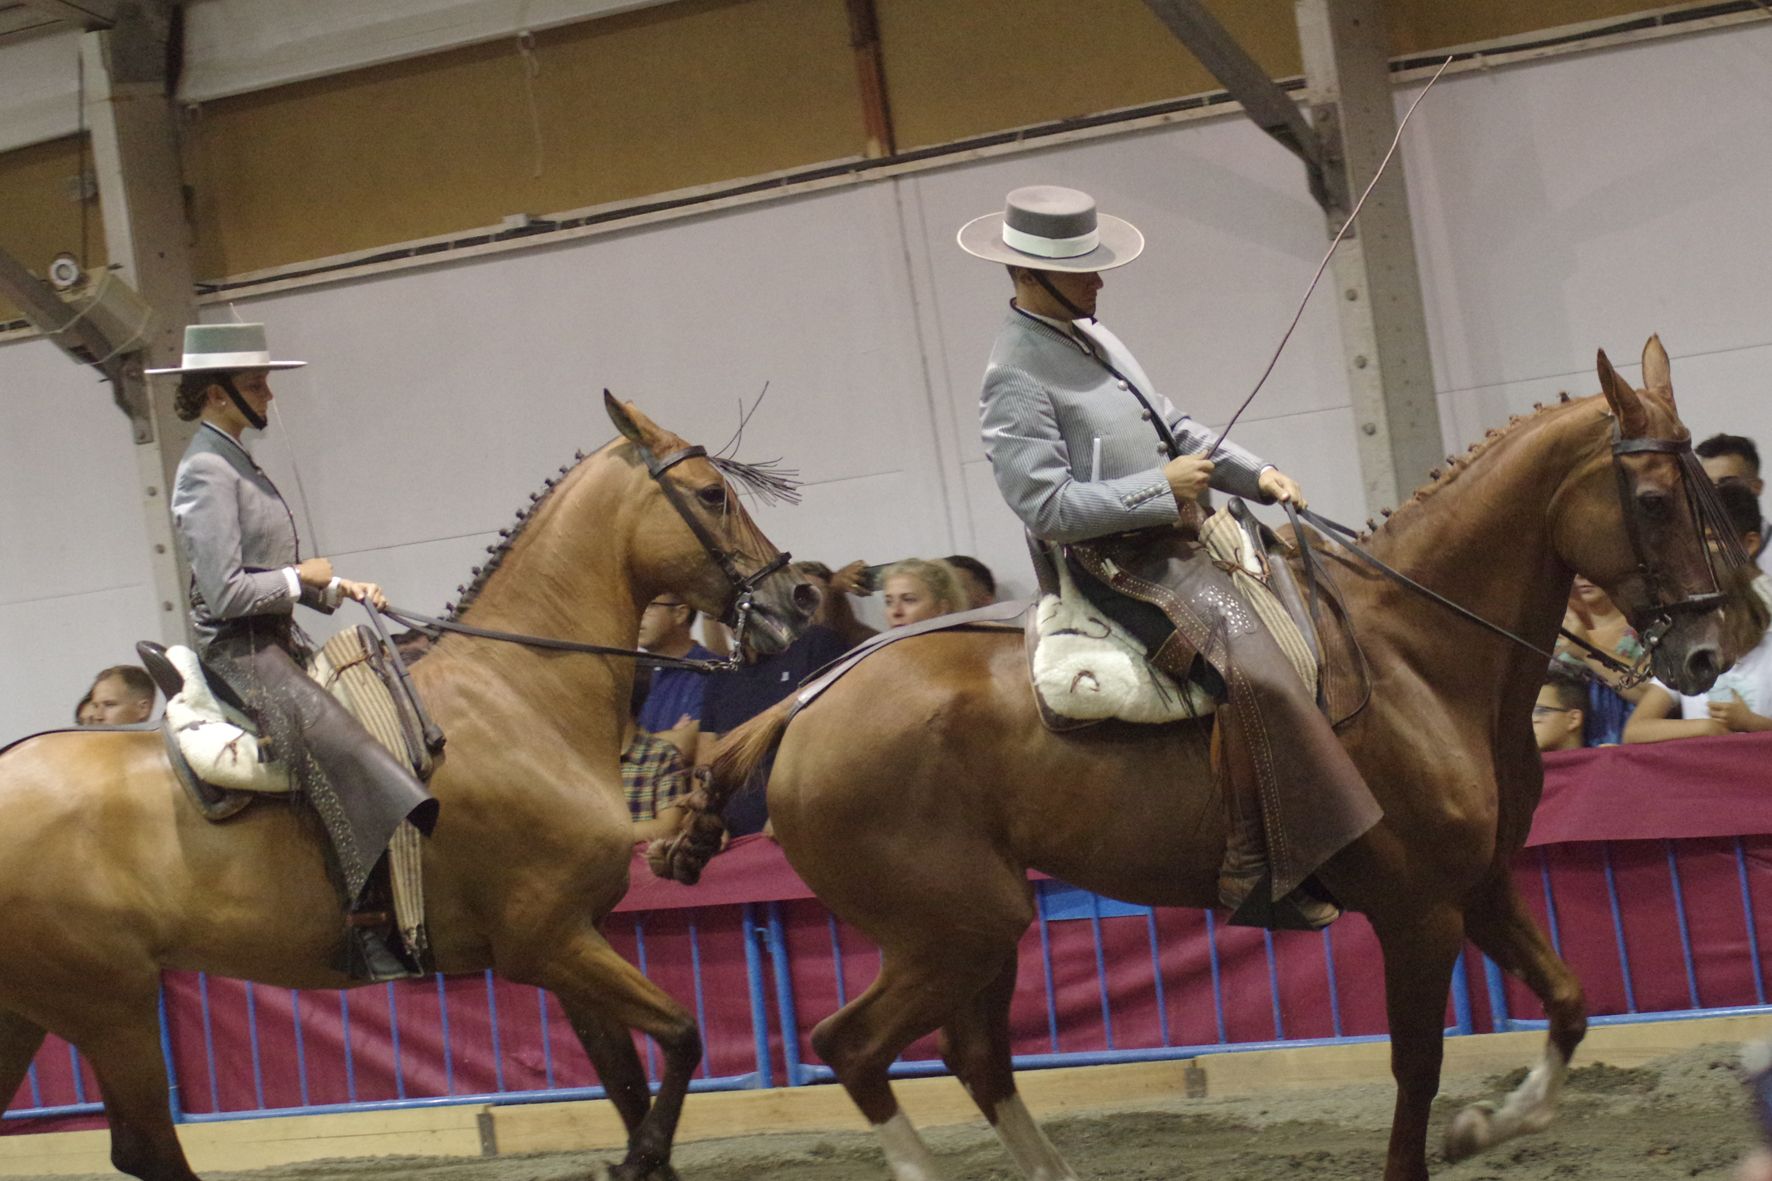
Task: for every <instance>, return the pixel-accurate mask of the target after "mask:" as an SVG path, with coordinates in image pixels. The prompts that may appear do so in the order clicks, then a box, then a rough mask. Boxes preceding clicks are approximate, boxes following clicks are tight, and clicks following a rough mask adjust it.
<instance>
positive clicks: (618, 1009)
mask: <svg viewBox="0 0 1772 1181" xmlns="http://www.w3.org/2000/svg"><path fill="white" fill-rule="evenodd" d="M511 976H512V978H514V979H524V980H528V982H530V983H534V984H539V985H540V986H541V987H543V988H545V989H547V990H548V991H549V992H551V993H553V994H554V995H555V996H557V997H559V998H560V1003H561V1004H562V1005H563V1006H565V1008H566V1011H567V1014H568V1015H569V1016H571V1017H572V1019H573V1026H574V1028H575V1029H578V1030H580V1031H581V1035H580V1036H581V1038H582V1037H583V1031H587V1030H588V1031H591V1032H592V1033H593V1034H594V1035H595V1036H594V1037H593V1038H592V1040H591V1044H592V1045H596V1046H598V1047H600V1048H602V1049H604V1050H606V1053H605V1054H604V1056H603V1058H602V1060H601V1061H598V1058H597V1055H596V1053H595V1052H594V1051H591V1048H590V1045H587V1047H586V1049H587V1051H589V1052H592V1060H593V1062H596V1064H597V1065H598V1067H599V1069H601V1068H602V1067H603V1066H604V1065H609V1066H611V1067H612V1068H613V1069H614V1070H615V1073H616V1075H617V1077H616V1078H615V1079H605V1080H604V1084H605V1087H606V1088H607V1089H608V1090H609V1092H610V1098H611V1099H612V1100H614V1101H615V1104H616V1108H617V1110H619V1111H621V1113H622V1118H623V1119H624V1120H625V1119H628V1118H629V1116H630V1114H633V1113H638V1114H639V1119H638V1121H637V1122H636V1123H634V1124H633V1125H631V1132H630V1134H629V1137H628V1154H627V1157H626V1159H624V1160H623V1161H622V1162H621V1163H620V1164H619V1165H615V1166H614V1167H612V1168H611V1169H610V1170H609V1175H610V1176H611V1177H614V1178H616V1179H617V1181H644V1179H646V1178H649V1177H655V1176H656V1177H660V1178H670V1177H673V1176H674V1175H675V1174H674V1173H672V1172H671V1168H670V1163H671V1141H672V1139H673V1138H674V1137H675V1136H676V1133H677V1120H678V1118H679V1117H680V1116H681V1115H682V1113H683V1096H684V1095H685V1094H687V1093H688V1091H689V1076H690V1074H691V1073H692V1072H693V1071H694V1070H695V1067H696V1065H697V1064H698V1063H699V1062H700V1061H701V1034H700V1032H699V1031H698V1030H697V1029H696V1028H695V1022H694V1021H693V1020H691V1018H690V1016H689V1014H688V1012H687V1011H686V1010H685V1009H684V1008H683V1006H681V1005H679V1004H678V1003H677V1002H676V1001H674V1000H672V999H671V998H670V997H669V996H668V995H666V993H665V992H664V991H663V990H662V989H660V988H659V987H658V986H657V985H656V984H654V983H652V981H650V980H648V979H646V977H645V976H643V975H641V974H640V971H639V969H637V968H635V967H634V966H633V965H632V964H630V963H628V962H627V961H626V960H624V959H622V958H621V956H619V955H617V954H616V952H615V949H614V948H612V947H610V946H609V944H608V942H607V941H605V940H604V938H603V936H602V935H600V934H598V933H597V932H596V931H595V930H586V931H584V932H582V933H580V934H579V935H577V936H576V937H574V938H573V939H572V940H570V941H569V942H568V943H567V945H566V946H565V947H563V948H559V949H556V950H555V951H554V952H553V953H552V954H551V955H549V956H547V957H546V959H545V961H544V963H543V964H542V966H541V967H540V968H539V969H538V970H537V971H536V972H534V973H533V974H531V973H519V972H512V973H511ZM532 976H533V978H532ZM597 1014H600V1015H601V1017H600V1019H599V1018H598V1017H597V1016H595V1015H597ZM617 1026H619V1028H621V1029H623V1030H628V1029H636V1030H639V1031H640V1032H641V1033H644V1034H647V1035H649V1036H650V1037H651V1038H652V1039H653V1040H654V1041H656V1042H657V1043H658V1045H659V1048H660V1049H661V1050H662V1051H663V1053H664V1063H665V1068H664V1077H663V1078H662V1079H660V1080H659V1088H658V1096H657V1098H656V1099H655V1100H653V1102H652V1103H651V1105H650V1106H645V1105H644V1099H645V1095H646V1091H647V1088H646V1079H645V1076H644V1075H643V1074H642V1073H640V1071H639V1069H638V1067H639V1061H638V1059H637V1058H634V1057H633V1049H632V1046H631V1045H630V1047H629V1049H628V1052H627V1055H625V1056H624V1055H622V1054H621V1053H620V1052H619V1051H618V1050H616V1049H615V1048H614V1043H613V1041H611V1040H610V1038H609V1030H610V1029H611V1028H612V1027H617ZM620 1036H622V1037H624V1038H625V1036H626V1035H625V1033H624V1034H622V1035H620ZM630 1058H632V1059H633V1061H632V1069H631V1070H630V1067H629V1059H630ZM618 1092H619V1093H620V1094H621V1098H619V1099H618V1098H616V1096H617V1093H618Z"/></svg>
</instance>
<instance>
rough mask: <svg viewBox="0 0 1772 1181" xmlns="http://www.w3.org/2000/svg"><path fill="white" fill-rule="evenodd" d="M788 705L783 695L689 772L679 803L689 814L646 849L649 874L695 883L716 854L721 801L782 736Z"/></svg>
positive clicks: (790, 706)
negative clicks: (689, 785) (691, 783)
mask: <svg viewBox="0 0 1772 1181" xmlns="http://www.w3.org/2000/svg"><path fill="white" fill-rule="evenodd" d="M793 707H794V699H793V698H792V697H789V698H787V699H786V700H784V701H782V702H781V703H780V704H778V705H776V706H775V707H773V708H772V709H769V710H766V711H765V712H763V713H760V714H758V715H757V716H756V717H754V718H752V719H751V720H750V721H748V722H746V723H744V724H743V725H742V726H740V727H739V728H738V729H736V730H734V731H732V733H730V734H728V735H726V737H724V738H722V739H721V740H720V745H719V746H717V747H715V748H714V758H713V762H712V763H711V764H710V765H708V766H706V767H701V768H698V769H697V770H696V772H695V790H694V791H692V792H690V793H689V797H688V799H686V800H685V801H684V806H685V807H686V808H687V809H688V812H689V815H688V816H687V818H685V819H684V821H683V824H682V827H680V828H679V829H678V830H677V832H676V835H674V836H669V837H661V838H660V839H658V840H656V841H653V842H652V843H651V844H650V845H648V846H647V847H646V863H647V865H649V866H651V868H652V872H653V873H655V874H657V875H658V876H659V877H661V878H670V879H673V880H675V881H679V882H682V883H683V884H684V885H686V886H693V885H694V884H695V883H696V882H697V881H699V880H700V879H701V871H702V870H703V869H704V868H705V867H706V866H707V863H708V860H709V859H710V858H711V857H713V855H714V854H715V853H718V852H719V851H720V840H721V838H722V837H723V836H724V835H725V832H726V824H725V822H724V821H723V820H721V819H720V813H721V811H722V810H723V809H724V808H725V807H726V801H728V800H730V799H731V798H732V796H733V793H734V792H737V791H738V790H740V789H741V788H743V787H744V786H745V784H747V783H749V782H750V781H751V777H752V776H753V775H755V774H756V772H757V770H758V769H759V768H760V767H762V765H763V764H764V762H765V761H767V760H768V758H769V756H770V755H771V754H772V753H774V751H775V748H776V746H777V745H778V744H779V743H780V742H781V736H782V735H783V734H784V733H786V732H787V728H788V717H789V715H790V714H791V713H792V711H793Z"/></svg>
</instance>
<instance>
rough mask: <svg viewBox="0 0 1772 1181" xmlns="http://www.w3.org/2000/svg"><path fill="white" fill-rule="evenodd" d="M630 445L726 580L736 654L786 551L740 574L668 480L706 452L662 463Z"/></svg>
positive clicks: (727, 617)
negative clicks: (759, 590) (760, 591)
mask: <svg viewBox="0 0 1772 1181" xmlns="http://www.w3.org/2000/svg"><path fill="white" fill-rule="evenodd" d="M629 441H630V442H631V443H632V444H633V446H634V450H636V451H638V452H639V453H640V458H641V459H642V460H644V461H645V463H646V470H647V472H648V473H649V474H650V475H651V476H652V479H653V480H654V481H655V482H656V483H657V484H658V490H659V491H660V492H663V493H664V496H665V499H666V500H668V501H670V502H671V507H672V508H674V509H676V510H677V515H678V516H679V517H682V518H683V523H684V524H685V525H687V526H689V532H691V533H693V534H694V535H695V540H696V541H698V542H700V543H701V548H702V550H703V551H704V552H705V553H706V554H707V556H708V558H709V560H711V561H712V562H713V563H714V565H716V566H718V567H719V568H720V573H722V574H724V575H725V576H726V604H725V607H724V609H723V610H722V612H721V614H720V622H721V623H723V624H725V625H726V626H727V627H729V628H731V629H732V650H733V652H734V653H737V652H739V651H740V650H741V649H742V648H743V646H744V634H745V629H746V628H747V627H748V626H749V625H750V619H751V611H752V610H753V606H754V603H755V599H756V593H757V587H758V586H759V585H760V584H761V583H762V582H763V580H764V579H766V578H768V577H769V576H770V575H771V574H774V573H775V572H776V571H777V570H780V569H781V568H782V567H784V566H786V565H787V564H788V561H789V558H790V555H789V554H788V553H787V551H785V550H778V551H777V552H776V555H775V557H773V558H771V559H770V560H769V561H767V562H765V563H763V564H762V565H761V566H759V567H757V569H756V570H754V571H752V572H751V573H750V574H741V573H739V569H738V562H737V561H736V560H735V559H734V557H733V554H732V551H731V550H729V549H727V548H726V547H725V546H723V545H721V544H720V543H719V541H718V540H716V539H715V537H714V535H713V534H712V533H710V532H708V528H707V526H706V525H704V524H702V523H701V521H700V520H699V519H697V517H696V515H695V511H694V509H692V508H691V507H690V505H689V502H688V500H686V499H685V498H684V496H683V490H682V489H681V488H679V487H677V485H676V484H674V483H672V482H671V481H670V480H667V479H665V473H666V472H668V471H670V470H671V469H672V468H674V467H676V466H677V465H678V464H680V463H682V462H683V461H684V460H686V459H706V458H707V454H708V450H707V448H706V447H702V446H699V445H696V446H689V447H684V448H682V449H681V450H678V451H673V452H671V453H670V454H669V455H667V456H665V457H664V458H663V459H660V458H659V457H658V456H656V455H654V454H653V453H652V448H650V447H648V446H647V445H646V444H645V443H642V442H640V441H639V440H638V439H632V440H629Z"/></svg>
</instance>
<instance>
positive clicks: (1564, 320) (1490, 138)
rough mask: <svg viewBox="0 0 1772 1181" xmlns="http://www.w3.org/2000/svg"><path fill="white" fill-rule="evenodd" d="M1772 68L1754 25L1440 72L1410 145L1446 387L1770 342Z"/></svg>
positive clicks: (1771, 41) (1769, 50) (1439, 367)
mask: <svg viewBox="0 0 1772 1181" xmlns="http://www.w3.org/2000/svg"><path fill="white" fill-rule="evenodd" d="M1768 77H1772V27H1767V26H1765V25H1753V26H1743V27H1741V28H1738V29H1733V30H1729V31H1726V32H1715V33H1707V34H1702V35H1697V36H1693V37H1689V38H1681V39H1676V40H1669V41H1662V42H1656V43H1653V44H1646V45H1640V46H1636V47H1632V48H1627V49H1620V50H1617V51H1613V52H1608V53H1593V54H1586V55H1582V56H1577V57H1571V58H1566V59H1558V60H1555V61H1551V62H1546V63H1542V64H1538V65H1533V66H1521V67H1512V68H1507V69H1500V70H1495V71H1493V72H1488V73H1475V74H1465V75H1460V76H1458V77H1454V78H1449V79H1446V80H1444V81H1442V82H1441V83H1440V84H1439V86H1437V87H1435V89H1434V92H1433V93H1432V94H1431V95H1429V96H1428V98H1427V100H1426V101H1425V102H1424V103H1423V104H1422V106H1421V108H1420V110H1419V112H1418V113H1417V114H1416V117H1415V122H1414V123H1412V124H1411V126H1410V129H1409V134H1408V140H1407V144H1408V151H1409V159H1408V164H1409V187H1410V197H1411V202H1412V206H1413V209H1414V214H1415V225H1416V233H1417V241H1418V243H1419V245H1420V250H1421V256H1422V259H1423V280H1424V285H1425V287H1426V297H1427V302H1428V309H1429V313H1428V314H1429V325H1430V331H1431V333H1432V339H1433V344H1434V350H1433V353H1434V371H1435V375H1436V377H1437V380H1438V383H1439V386H1440V388H1442V389H1447V388H1450V389H1466V388H1470V387H1475V386H1488V385H1496V384H1502V383H1507V382H1515V381H1524V380H1528V379H1532V378H1536V377H1542V376H1545V375H1548V374H1554V373H1560V372H1565V371H1567V370H1568V368H1569V364H1570V361H1571V360H1572V359H1573V358H1578V357H1582V356H1586V357H1591V356H1592V354H1593V350H1594V348H1595V347H1596V345H1599V344H1605V345H1607V347H1608V349H1609V351H1610V352H1613V353H1617V352H1627V353H1628V354H1631V355H1634V353H1635V350H1636V348H1637V347H1638V346H1639V345H1640V343H1641V341H1642V340H1643V339H1645V338H1646V337H1647V336H1648V335H1649V334H1650V333H1651V332H1660V333H1661V334H1662V338H1663V339H1664V340H1665V341H1667V342H1668V347H1669V349H1670V351H1684V352H1690V353H1697V352H1715V351H1718V350H1721V349H1728V348H1740V347H1742V346H1744V345H1747V344H1754V343H1759V342H1762V341H1765V340H1766V339H1767V338H1768V323H1767V319H1766V314H1765V310H1766V307H1767V286H1768V273H1767V269H1766V259H1767V258H1768V257H1769V256H1772V219H1768V217H1767V214H1766V193H1767V192H1768V191H1772V131H1769V130H1768V128H1772V90H1769V89H1768V88H1767V87H1766V85H1765V82H1764V80H1765V79H1766V78H1768ZM1410 97H1412V95H1400V96H1399V101H1400V102H1402V101H1407V99H1409V98H1410ZM1614 342H1616V343H1614Z"/></svg>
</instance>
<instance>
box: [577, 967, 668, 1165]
mask: <svg viewBox="0 0 1772 1181" xmlns="http://www.w3.org/2000/svg"><path fill="white" fill-rule="evenodd" d="M561 1007H562V1008H564V1009H565V1010H566V1016H567V1017H568V1018H569V1019H570V1020H571V1022H572V1032H573V1033H574V1034H576V1035H577V1036H578V1042H579V1045H581V1046H583V1047H584V1051H585V1056H586V1057H588V1058H589V1059H590V1060H591V1066H592V1068H593V1069H595V1070H596V1072H597V1078H598V1080H599V1081H600V1082H601V1083H602V1084H603V1091H604V1093H605V1094H606V1095H608V1097H609V1101H610V1103H612V1104H614V1105H615V1110H616V1111H617V1113H619V1114H620V1115H621V1122H622V1123H623V1124H624V1125H625V1126H626V1127H627V1130H628V1146H629V1148H632V1147H633V1137H634V1134H635V1133H636V1132H638V1131H639V1130H640V1124H641V1123H642V1122H643V1121H644V1120H645V1119H646V1112H647V1111H648V1110H649V1109H650V1108H651V1106H652V1090H651V1087H650V1086H649V1085H648V1083H647V1081H646V1069H645V1068H644V1067H643V1066H641V1065H640V1053H639V1051H638V1050H636V1049H634V1039H633V1037H632V1036H631V1035H630V1034H629V1033H628V1030H627V1027H626V1026H624V1025H622V1024H621V1023H620V1022H619V1021H614V1020H611V1019H610V1018H609V1017H608V1015H607V1014H604V1013H601V1012H596V1011H593V1010H590V1009H587V1008H585V1007H584V1006H583V1005H581V1004H579V1003H577V1002H576V1001H573V1002H566V1001H562V1002H561ZM652 1176H653V1178H654V1179H655V1181H674V1179H675V1178H676V1176H677V1174H676V1171H675V1170H674V1169H672V1168H671V1166H669V1165H661V1166H659V1168H657V1169H655V1170H654V1171H653V1173H652Z"/></svg>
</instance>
